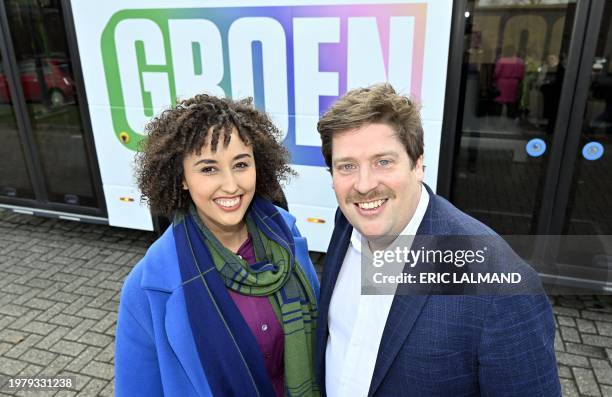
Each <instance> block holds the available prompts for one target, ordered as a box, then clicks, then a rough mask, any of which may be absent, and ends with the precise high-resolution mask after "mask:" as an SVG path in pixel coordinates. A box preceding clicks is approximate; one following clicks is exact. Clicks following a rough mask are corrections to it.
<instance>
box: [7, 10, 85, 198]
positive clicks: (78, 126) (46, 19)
mask: <svg viewBox="0 0 612 397" xmlns="http://www.w3.org/2000/svg"><path fill="white" fill-rule="evenodd" d="M4 4H5V5H6V11H7V16H8V21H9V25H10V31H11V38H12V41H13V47H14V49H15V57H16V58H17V64H18V68H19V74H20V82H21V86H22V89H23V94H24V97H25V100H26V102H27V106H28V113H29V117H30V124H31V125H32V129H33V132H34V135H35V139H36V144H37V149H38V153H39V154H40V157H41V159H40V160H41V162H42V166H43V172H44V181H45V183H46V187H47V191H48V196H49V200H50V201H53V202H59V203H65V204H75V205H83V206H96V205H97V202H96V200H95V198H94V193H93V186H92V176H91V169H90V167H89V161H88V158H87V154H86V151H85V144H84V141H83V125H82V122H81V117H80V113H79V107H78V103H77V102H76V95H77V91H76V87H75V82H74V78H73V72H72V68H71V64H70V57H69V53H68V45H67V40H66V33H65V29H64V20H63V15H62V9H61V3H60V2H34V1H17V0H9V1H5V3H4Z"/></svg>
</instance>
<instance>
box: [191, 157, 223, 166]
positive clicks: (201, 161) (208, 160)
mask: <svg viewBox="0 0 612 397" xmlns="http://www.w3.org/2000/svg"><path fill="white" fill-rule="evenodd" d="M217 163H218V161H217V160H213V159H200V160H198V161H196V162H195V164H194V165H193V166H194V167H195V166H198V165H200V164H217Z"/></svg>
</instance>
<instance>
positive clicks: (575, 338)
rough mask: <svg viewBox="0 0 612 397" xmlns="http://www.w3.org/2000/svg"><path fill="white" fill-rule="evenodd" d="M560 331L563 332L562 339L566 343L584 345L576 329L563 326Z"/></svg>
mask: <svg viewBox="0 0 612 397" xmlns="http://www.w3.org/2000/svg"><path fill="white" fill-rule="evenodd" d="M559 330H560V331H561V339H563V341H564V342H576V343H582V340H581V339H580V334H579V333H578V330H577V329H576V328H571V327H563V326H561V327H559Z"/></svg>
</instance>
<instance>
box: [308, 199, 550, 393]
mask: <svg viewBox="0 0 612 397" xmlns="http://www.w3.org/2000/svg"><path fill="white" fill-rule="evenodd" d="M426 188H427V187H426ZM427 189H428V191H429V194H430V201H429V205H428V207H427V211H426V212H425V216H424V218H423V221H422V222H421V225H420V227H419V229H418V232H417V235H491V234H494V232H493V231H492V230H491V229H490V228H488V227H487V226H485V225H483V224H482V223H480V222H478V221H477V220H475V219H473V218H471V217H469V216H468V215H466V214H464V213H463V212H461V211H459V210H458V209H457V208H455V207H454V206H452V205H451V204H450V203H449V202H448V201H446V200H444V199H443V198H441V197H439V196H436V195H434V194H433V193H432V191H431V190H430V189H429V188H427ZM352 230H353V229H352V227H351V225H350V224H349V223H348V221H347V219H346V218H345V217H344V216H343V215H342V213H341V212H340V211H338V212H337V215H336V225H335V228H334V233H333V236H332V239H331V243H330V246H329V249H328V254H327V257H326V261H325V267H324V270H323V276H322V280H321V300H320V303H319V321H318V324H317V342H316V347H315V349H316V353H315V360H316V361H315V364H316V366H317V368H318V372H317V377H318V379H319V381H320V386H321V389H322V395H325V349H326V344H327V338H328V335H329V332H328V318H327V317H328V314H329V304H330V300H331V297H332V293H333V290H334V286H335V284H336V280H337V278H338V272H339V271H340V268H341V266H342V262H343V260H344V256H345V253H346V250H347V248H348V246H349V242H350V236H351V233H352ZM554 338H555V324H554V320H553V316H552V311H551V307H550V303H549V302H548V298H547V297H546V295H544V294H540V295H536V294H532V295H512V296H509V295H506V296H503V295H499V296H469V295H455V296H449V295H446V296H443V295H430V296H427V295H420V296H408V295H396V296H395V298H394V300H393V304H392V306H391V310H390V312H389V317H388V319H387V323H386V325H385V329H384V332H383V336H382V340H381V343H380V346H379V350H378V357H377V359H376V365H375V367H374V373H373V376H372V382H371V384H370V389H369V393H368V395H370V396H374V395H375V396H402V397H411V396H426V397H433V396H496V397H497V396H538V397H548V396H555V397H557V396H560V395H561V390H560V384H559V378H558V375H557V364H556V359H555V352H554Z"/></svg>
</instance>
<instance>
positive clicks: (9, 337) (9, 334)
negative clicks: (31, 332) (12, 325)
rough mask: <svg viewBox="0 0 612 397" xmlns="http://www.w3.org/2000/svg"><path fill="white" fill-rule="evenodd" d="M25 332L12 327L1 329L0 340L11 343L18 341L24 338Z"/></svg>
mask: <svg viewBox="0 0 612 397" xmlns="http://www.w3.org/2000/svg"><path fill="white" fill-rule="evenodd" d="M26 336H27V334H25V333H23V332H21V331H14V330H12V329H3V330H2V331H0V342H8V343H11V344H15V343H19V342H21V341H22V340H24V339H25V338H26Z"/></svg>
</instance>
